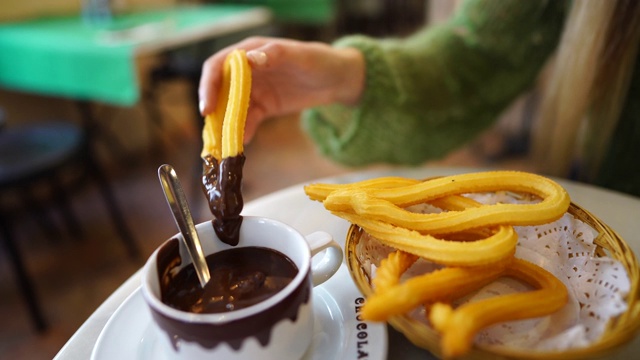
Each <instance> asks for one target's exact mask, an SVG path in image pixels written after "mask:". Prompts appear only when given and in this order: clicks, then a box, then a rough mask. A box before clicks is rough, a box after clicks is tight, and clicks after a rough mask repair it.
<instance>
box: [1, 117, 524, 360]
mask: <svg viewBox="0 0 640 360" xmlns="http://www.w3.org/2000/svg"><path fill="white" fill-rule="evenodd" d="M165 135H167V134H165ZM168 135H170V137H171V141H170V142H166V141H165V142H164V143H163V144H162V145H161V149H162V150H163V151H162V152H155V153H154V155H153V156H149V155H148V154H147V153H146V152H139V153H136V154H133V155H132V156H131V157H129V158H128V159H129V160H130V159H133V160H134V161H132V162H130V163H128V164H124V165H119V166H114V165H112V166H110V177H111V179H112V182H113V186H114V189H115V191H116V196H117V197H118V199H119V201H120V204H121V205H122V207H123V209H122V210H123V212H124V214H125V216H126V219H127V221H128V223H129V225H130V227H131V229H132V230H133V232H134V235H135V237H136V240H137V242H138V245H139V246H140V248H141V249H142V254H143V255H142V259H140V260H132V259H130V258H129V257H128V256H127V253H126V251H125V249H124V247H123V246H122V244H121V242H120V240H119V239H118V238H117V236H116V235H115V233H114V231H113V228H112V227H111V224H110V222H109V219H108V217H107V215H106V212H105V208H104V206H103V203H102V202H101V200H100V198H99V196H98V194H97V192H96V189H95V188H94V187H88V188H86V189H85V190H83V191H82V192H81V193H80V194H79V195H78V196H77V197H75V198H74V202H73V205H74V208H75V210H76V211H77V213H78V214H79V216H80V218H81V222H82V224H83V226H84V228H85V230H86V233H87V236H86V239H84V240H82V241H75V240H73V239H67V238H62V239H59V240H58V241H50V240H49V239H48V238H45V237H43V236H42V234H41V233H40V231H39V227H38V226H37V224H36V222H35V221H36V220H35V219H29V218H25V219H23V220H22V221H20V223H19V224H18V226H19V228H20V239H19V240H20V249H21V251H22V252H23V253H24V257H25V261H26V263H27V267H28V270H29V273H30V274H31V276H32V277H33V278H34V279H35V286H36V290H37V293H38V296H39V298H40V301H41V304H42V307H43V309H44V312H45V314H46V318H47V321H48V323H49V328H48V330H47V331H45V332H43V333H38V332H36V331H35V330H34V328H33V326H32V324H31V322H30V318H29V316H28V312H27V310H26V307H25V306H24V304H23V299H22V298H21V296H20V294H19V292H18V290H17V287H16V284H15V281H14V278H13V273H12V271H11V269H10V268H9V266H8V264H7V255H6V253H4V252H0V319H2V320H1V321H0V324H1V325H0V359H14V360H15V359H51V358H52V357H53V356H55V354H56V353H57V352H58V351H59V350H60V348H61V347H62V346H63V345H64V344H65V342H66V341H67V340H68V339H69V337H70V336H71V335H72V334H73V333H74V332H75V331H76V330H77V329H78V327H79V326H80V325H81V324H82V323H83V322H84V320H85V319H86V318H87V317H88V316H89V315H90V314H91V313H92V312H93V311H94V310H95V309H96V308H97V307H98V306H99V305H100V304H101V303H102V302H103V301H104V300H105V299H106V298H107V296H108V295H109V294H110V293H111V292H113V291H114V290H115V289H116V288H117V287H118V286H119V285H120V284H121V283H122V282H123V281H125V280H126V279H127V278H128V277H129V276H130V275H131V274H133V273H134V272H135V271H136V270H137V269H138V268H139V267H140V266H141V265H142V264H143V262H144V259H145V258H146V257H147V256H149V255H150V254H151V252H152V251H153V249H154V248H155V247H156V246H158V245H159V244H160V243H161V242H162V241H164V240H165V239H166V238H168V237H169V236H171V235H173V234H174V233H176V232H177V230H176V227H175V224H174V222H173V219H172V218H171V215H170V211H169V209H168V207H167V205H166V202H165V200H164V197H163V194H162V190H161V188H160V185H159V182H158V178H157V169H158V167H159V166H160V165H162V164H163V163H169V164H171V165H173V166H174V168H175V169H176V171H177V173H178V175H179V176H180V178H181V180H182V183H183V185H184V186H185V187H186V188H187V192H188V195H189V197H190V199H191V207H192V208H193V209H194V213H195V217H196V221H203V220H205V219H208V218H209V217H210V216H209V215H208V210H207V208H206V206H205V203H204V197H203V196H202V195H201V194H200V193H196V192H194V191H196V190H194V189H196V187H195V186H196V184H197V183H198V181H199V180H198V179H197V178H196V175H197V171H198V170H196V166H197V163H198V160H199V145H198V144H199V141H198V138H199V134H198V133H197V131H195V130H194V129H190V128H188V127H187V129H186V130H185V129H184V128H182V130H181V131H178V132H177V133H175V134H173V133H171V134H168ZM491 136H492V135H491V134H488V135H487V136H486V137H485V138H484V139H485V140H483V142H479V143H475V144H474V145H472V146H470V147H467V148H465V149H462V150H460V151H458V152H456V153H454V154H452V155H451V156H449V157H447V158H446V159H444V160H442V161H439V162H436V163H432V164H429V165H434V164H435V165H437V164H445V165H460V166H474V165H481V166H496V167H501V168H518V169H523V168H524V169H526V168H527V166H528V163H527V161H523V160H522V159H519V158H516V159H501V161H500V162H487V161H486V160H485V159H486V156H485V155H486V153H487V151H489V152H490V151H491V150H488V149H490V148H491V146H496V144H499V140H500V139H499V138H492V137H491ZM483 144H484V145H483ZM487 144H489V145H490V146H487ZM245 155H246V157H247V162H246V164H245V177H244V179H245V180H244V190H243V191H244V196H245V199H246V201H251V200H252V199H255V198H257V197H260V196H262V195H265V194H268V193H270V192H272V191H275V190H278V189H281V188H284V187H288V186H292V185H295V184H300V183H302V182H305V181H309V180H312V179H316V178H320V177H325V176H330V175H335V174H340V173H345V172H350V171H354V169H349V168H344V167H341V166H339V165H336V164H334V163H331V162H329V161H328V160H326V159H324V158H322V157H321V156H319V155H318V154H317V153H316V152H315V149H314V148H313V146H312V144H311V143H310V141H309V140H308V139H307V138H306V137H305V135H304V134H302V133H301V131H300V130H299V128H298V121H297V118H296V117H295V116H292V117H285V118H281V119H277V120H272V121H271V122H268V123H266V124H265V125H263V127H262V128H261V129H260V131H259V134H258V136H257V137H256V139H255V141H254V142H252V143H251V144H250V145H249V146H248V147H247V148H246V149H245ZM359 170H361V169H359Z"/></svg>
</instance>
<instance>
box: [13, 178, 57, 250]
mask: <svg viewBox="0 0 640 360" xmlns="http://www.w3.org/2000/svg"><path fill="white" fill-rule="evenodd" d="M20 195H21V197H22V201H24V203H25V204H27V209H32V210H33V211H34V213H35V215H36V219H35V220H36V222H37V223H38V225H39V226H40V227H41V228H42V230H43V231H44V233H45V234H46V236H47V237H48V238H49V239H50V240H51V241H52V242H59V241H60V239H61V238H62V232H61V231H60V229H59V228H58V227H57V226H56V224H55V222H54V220H53V219H52V218H51V216H50V214H49V213H48V212H47V210H46V209H45V208H44V207H43V206H42V204H41V203H40V201H38V199H36V197H35V195H34V194H33V193H32V192H31V191H30V190H29V189H23V190H22V191H21V193H20Z"/></svg>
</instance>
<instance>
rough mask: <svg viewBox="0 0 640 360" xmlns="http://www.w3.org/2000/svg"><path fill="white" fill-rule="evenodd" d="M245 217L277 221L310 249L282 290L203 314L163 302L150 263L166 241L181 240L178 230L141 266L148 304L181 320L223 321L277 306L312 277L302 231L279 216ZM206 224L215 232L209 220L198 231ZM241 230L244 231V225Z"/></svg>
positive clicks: (164, 243) (164, 244)
mask: <svg viewBox="0 0 640 360" xmlns="http://www.w3.org/2000/svg"><path fill="white" fill-rule="evenodd" d="M243 217H244V220H243V226H244V225H245V224H246V223H268V224H271V225H275V226H276V227H278V228H280V229H282V230H283V231H284V232H287V233H290V234H292V235H293V236H294V237H295V238H298V239H299V240H300V241H302V242H303V243H304V245H305V246H306V248H307V250H308V251H309V256H305V257H303V259H302V262H301V264H300V266H299V267H298V273H297V274H296V276H295V277H294V278H293V279H292V280H291V282H289V284H287V285H286V286H285V287H284V288H283V289H282V290H280V291H279V292H277V293H276V294H274V295H273V296H271V297H269V298H268V299H266V300H264V301H261V302H259V303H257V304H254V305H251V306H248V307H245V308H242V309H238V310H232V311H227V312H222V313H204V314H202V313H200V314H199V313H192V312H188V311H183V310H178V309H175V308H172V307H170V306H169V305H166V304H165V303H163V302H162V300H161V299H160V298H159V297H158V296H156V295H154V294H153V292H152V290H151V289H150V284H149V282H148V277H149V276H152V274H157V270H155V269H152V268H151V267H155V265H156V258H157V254H158V252H159V251H160V249H161V248H162V247H164V246H166V244H167V243H168V242H170V241H172V240H173V239H178V241H182V240H181V239H182V235H181V234H180V233H177V234H175V235H173V236H172V237H170V238H168V239H167V240H165V241H164V242H163V243H162V244H161V245H160V246H158V247H157V248H156V249H155V250H154V252H153V253H152V254H151V256H149V258H148V259H147V261H146V262H145V265H144V267H143V270H142V284H141V289H142V294H143V297H144V298H145V300H146V302H147V304H149V305H150V306H151V307H152V308H153V309H154V310H156V311H158V312H159V313H160V314H163V315H164V316H167V317H170V318H173V319H177V320H179V321H183V322H189V323H217V324H223V323H226V322H230V321H234V320H239V319H243V318H246V317H248V316H251V315H253V314H256V313H259V312H262V311H264V310H267V309H269V308H271V307H273V306H275V305H276V304H278V303H279V302H281V301H282V300H284V299H285V298H286V297H287V296H288V295H289V294H291V293H292V292H293V291H294V290H295V289H296V288H298V287H299V286H300V285H301V283H302V282H303V281H304V280H305V279H306V278H308V277H309V275H310V272H311V251H310V250H309V245H308V243H307V242H306V240H305V237H304V235H302V234H301V233H300V232H299V231H298V230H296V229H295V228H293V227H292V226H290V225H287V224H285V223H283V222H281V221H278V220H274V219H270V218H266V217H262V216H243ZM245 222H246V223H245ZM207 226H208V227H210V228H211V229H210V231H212V232H213V234H214V236H215V231H214V230H213V226H212V224H211V221H210V220H208V221H204V222H201V223H199V224H197V225H196V230H197V231H198V233H201V231H208V230H209V229H205V227H207ZM240 231H241V232H242V228H241V230H240ZM230 248H231V247H230ZM285 255H286V254H285ZM287 256H288V255H287Z"/></svg>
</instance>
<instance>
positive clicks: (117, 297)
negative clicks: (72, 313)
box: [55, 167, 640, 360]
mask: <svg viewBox="0 0 640 360" xmlns="http://www.w3.org/2000/svg"><path fill="white" fill-rule="evenodd" d="M472 171H478V169H469V168H438V167H427V168H419V169H398V170H395V171H368V172H356V173H352V174H348V175H343V176H337V177H332V178H326V179H319V180H318V182H333V183H351V182H354V181H359V180H364V179H368V178H373V177H380V176H389V175H394V176H405V177H410V178H417V179H420V178H426V177H431V176H441V175H448V174H457V173H465V172H472ZM558 181H559V182H560V183H561V185H563V186H564V187H565V189H567V191H568V192H569V195H570V196H571V198H572V201H574V202H575V203H577V204H579V205H581V206H583V207H584V208H586V209H588V210H589V211H590V212H592V213H593V214H594V215H595V216H597V217H599V218H600V219H602V220H603V221H604V222H606V223H607V224H608V225H609V226H611V227H612V228H613V229H615V230H616V231H617V232H618V233H619V234H620V235H621V236H622V237H623V238H624V239H625V240H626V241H627V243H628V244H629V245H630V246H631V248H632V249H633V251H634V253H635V254H640V221H638V220H639V219H638V217H639V216H640V199H639V198H636V197H633V196H627V195H624V194H620V193H616V192H612V191H609V190H604V189H601V188H596V187H593V186H589V185H584V184H579V183H575V182H570V181H566V180H560V179H559V180H558ZM243 214H245V215H260V216H267V217H271V218H274V219H277V220H280V221H283V222H286V223H288V224H290V225H292V226H294V227H296V228H297V229H298V230H300V231H301V232H302V233H303V234H306V233H310V232H312V231H316V230H325V229H319V228H317V227H318V224H328V223H329V222H330V223H331V226H328V227H329V228H331V229H332V230H331V231H330V232H331V233H332V235H333V236H334V238H335V239H336V240H338V241H339V242H343V241H344V238H345V235H346V231H347V228H348V224H347V223H346V222H344V221H343V220H342V219H339V218H336V217H334V216H333V215H331V214H330V213H328V212H327V211H326V210H324V208H323V207H322V204H320V203H318V202H313V201H311V200H309V199H308V198H307V196H306V195H305V194H304V190H303V187H302V185H297V186H293V187H290V188H287V189H283V190H281V191H277V192H275V193H272V194H270V195H267V196H264V197H262V198H260V199H256V200H254V201H252V202H249V203H247V204H246V205H245V209H244V211H243ZM310 219H311V220H312V221H310ZM139 285H140V271H138V272H137V273H135V274H134V275H133V276H132V277H131V278H129V279H128V280H127V281H126V282H125V283H124V284H123V285H122V286H121V287H119V288H118V289H117V290H116V291H115V292H114V293H113V294H112V295H111V296H110V297H109V298H108V299H107V300H106V301H105V302H104V303H103V304H102V305H101V306H100V307H99V308H98V309H97V310H96V311H95V312H94V313H93V314H92V315H91V316H90V317H89V319H87V321H86V322H85V323H84V324H83V325H82V326H81V327H80V328H79V329H78V331H77V332H76V333H75V334H74V335H73V336H72V337H71V339H70V340H69V341H68V342H67V344H66V345H65V346H64V347H63V348H62V349H61V351H60V352H59V353H58V355H57V356H56V358H55V359H58V360H75V359H89V358H90V355H91V351H92V349H93V347H94V346H95V343H96V340H97V339H98V336H99V335H100V332H101V331H102V329H103V328H104V326H105V324H106V322H107V321H108V319H109V318H110V316H111V315H112V314H113V312H114V311H116V310H117V308H118V306H120V304H122V302H123V301H124V300H125V299H126V298H127V297H128V296H129V295H131V294H132V293H133V292H134V291H135V290H136V289H137V288H138V287H139ZM321 286H322V285H321ZM639 353H640V337H638V336H636V337H635V338H634V340H633V341H631V342H630V343H628V344H627V345H625V346H624V347H622V348H621V349H619V350H618V351H617V352H615V353H613V354H611V356H610V357H608V358H609V359H632V358H635V357H637V354H639ZM388 354H389V355H388V357H389V358H392V359H429V358H433V356H432V355H431V354H429V353H428V352H427V351H425V350H423V349H419V348H417V347H415V346H413V345H412V344H411V343H410V342H409V341H408V340H406V338H404V336H403V335H401V334H399V333H397V332H396V331H395V330H393V329H391V328H390V329H389V350H388Z"/></svg>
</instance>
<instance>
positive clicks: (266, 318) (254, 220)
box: [142, 216, 343, 359]
mask: <svg viewBox="0 0 640 360" xmlns="http://www.w3.org/2000/svg"><path fill="white" fill-rule="evenodd" d="M196 230H197V231H198V235H199V237H200V241H201V242H202V247H203V250H204V253H205V256H206V255H210V254H213V253H215V252H218V251H222V250H225V249H230V248H233V246H230V245H227V244H226V243H224V242H222V241H220V240H218V238H217V236H216V233H215V231H214V230H213V226H212V224H211V222H210V221H208V222H205V223H201V224H198V225H197V226H196ZM245 246H260V247H266V248H271V249H274V250H277V251H279V252H281V253H282V254H284V255H286V256H287V257H289V259H291V260H292V261H293V263H294V264H295V265H296V266H297V268H298V273H297V274H296V276H295V277H294V278H293V280H292V281H291V282H290V283H289V284H288V285H287V286H286V287H285V288H284V289H282V290H281V291H279V292H277V293H276V294H274V295H273V296H271V297H270V298H268V299H266V300H264V301H262V302H260V303H258V304H255V305H252V306H249V307H246V308H243V309H238V310H234V311H229V312H224V313H214V314H196V313H191V312H186V311H181V310H177V309H175V308H172V307H170V306H168V305H166V304H164V303H163V302H162V301H161V294H160V291H161V290H160V276H159V271H160V273H162V271H163V269H158V264H159V263H162V261H160V262H159V261H158V254H159V253H161V252H163V251H164V253H167V251H170V249H173V253H174V254H175V252H176V251H179V255H180V258H181V259H182V264H180V265H179V266H178V267H177V268H178V269H181V268H183V267H184V266H186V265H188V264H190V263H191V259H190V258H189V256H188V252H187V249H186V246H185V245H184V242H183V241H182V236H181V235H180V234H178V235H175V236H174V237H173V238H171V239H169V240H167V241H166V242H165V243H164V244H163V245H161V246H160V247H159V248H158V249H157V250H156V251H155V252H154V253H153V254H152V255H151V256H150V258H149V259H148V260H147V263H146V264H145V266H144V268H143V274H142V294H143V296H144V299H145V301H146V303H147V304H148V305H149V308H150V310H151V314H152V318H153V320H154V323H155V325H156V326H154V327H155V328H156V329H157V331H158V338H159V340H160V341H161V342H162V344H163V347H164V348H165V351H166V354H168V355H170V356H169V357H170V358H171V359H213V358H215V359H299V358H301V357H302V356H303V355H304V353H305V351H306V349H307V348H308V347H309V345H310V344H311V340H312V337H313V306H312V299H313V296H312V294H311V291H312V289H313V287H314V286H316V285H319V284H321V283H323V282H324V281H326V280H327V279H329V278H330V277H331V276H333V274H335V272H336V271H337V270H338V268H339V267H340V265H341V264H342V258H343V255H342V248H341V247H340V245H339V244H338V243H337V242H336V241H335V240H333V238H332V236H331V235H330V234H328V233H326V232H321V231H319V232H315V233H312V234H310V235H307V236H303V235H302V234H300V233H299V232H298V231H297V230H295V229H294V228H292V227H291V226H289V225H286V224H284V223H281V222H279V221H276V220H272V219H268V218H264V217H255V216H245V217H244V220H243V222H242V227H241V228H240V242H239V244H238V245H237V247H245ZM323 250H326V251H323ZM312 258H313V260H312ZM178 269H176V270H178ZM172 271H173V270H172Z"/></svg>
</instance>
